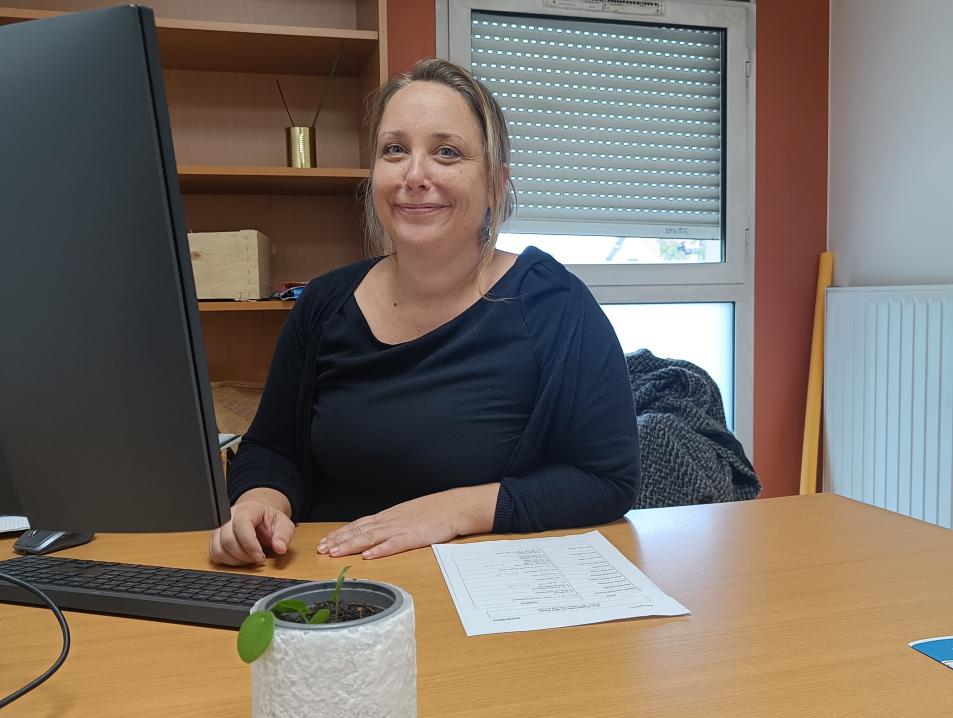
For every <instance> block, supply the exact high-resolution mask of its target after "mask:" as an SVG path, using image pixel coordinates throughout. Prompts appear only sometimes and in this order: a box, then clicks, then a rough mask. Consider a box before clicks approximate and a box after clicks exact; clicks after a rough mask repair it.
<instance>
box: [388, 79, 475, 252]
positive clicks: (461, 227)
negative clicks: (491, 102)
mask: <svg viewBox="0 0 953 718" xmlns="http://www.w3.org/2000/svg"><path fill="white" fill-rule="evenodd" d="M371 193H372V198H373V202H374V209H375V210H376V211H377V216H378V217H379V218H380V221H381V224H382V225H383V227H384V231H385V232H387V234H388V236H389V237H390V238H391V239H392V240H393V241H394V245H395V249H407V250H411V251H414V250H423V251H427V250H428V249H431V248H434V247H441V246H442V247H448V246H449V245H450V244H451V243H452V244H453V245H455V246H466V245H467V244H468V243H470V242H472V246H473V248H474V249H477V250H478V249H479V246H480V245H479V236H480V229H481V227H482V226H483V222H484V219H485V216H486V211H487V208H488V207H489V192H488V187H487V180H486V166H485V162H484V158H483V133H482V132H481V131H480V125H479V123H478V121H477V119H476V117H474V116H473V113H472V112H471V111H470V108H469V106H468V105H467V103H466V101H465V100H464V99H463V98H462V97H461V96H460V95H459V94H458V93H457V92H455V91H454V90H451V89H450V88H449V87H446V86H444V85H441V84H438V83H434V82H413V83H411V84H410V85H408V86H407V87H404V88H403V89H401V90H398V91H397V92H396V93H395V94H394V96H393V97H391V100H390V102H389V103H388V104H387V108H386V109H385V110H384V114H383V117H382V118H381V125H380V130H379V132H378V135H377V153H376V157H375V160H374V173H373V180H372V185H371Z"/></svg>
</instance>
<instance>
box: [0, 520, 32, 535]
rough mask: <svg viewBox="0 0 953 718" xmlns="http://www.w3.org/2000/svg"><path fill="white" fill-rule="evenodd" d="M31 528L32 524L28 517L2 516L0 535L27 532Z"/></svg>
mask: <svg viewBox="0 0 953 718" xmlns="http://www.w3.org/2000/svg"><path fill="white" fill-rule="evenodd" d="M28 528H30V522H29V521H27V518H26V516H7V515H3V516H0V534H2V533H7V532H10V531H26V530H27V529H28Z"/></svg>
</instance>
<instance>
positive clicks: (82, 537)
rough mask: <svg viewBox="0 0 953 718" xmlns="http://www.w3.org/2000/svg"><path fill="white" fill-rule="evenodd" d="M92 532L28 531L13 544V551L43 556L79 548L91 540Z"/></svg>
mask: <svg viewBox="0 0 953 718" xmlns="http://www.w3.org/2000/svg"><path fill="white" fill-rule="evenodd" d="M94 535H95V534H93V532H92V531H44V530H43V529H30V530H28V531H26V532H25V533H24V534H23V535H22V536H20V538H18V539H17V540H16V543H14V544H13V550H14V551H16V552H17V553H23V554H44V553H53V552H54V551H62V550H63V549H65V548H72V547H73V546H81V545H83V544H84V543H89V542H90V541H92V540H93V536H94Z"/></svg>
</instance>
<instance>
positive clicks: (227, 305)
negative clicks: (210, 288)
mask: <svg viewBox="0 0 953 718" xmlns="http://www.w3.org/2000/svg"><path fill="white" fill-rule="evenodd" d="M294 305H295V303H294V302H282V301H279V300H277V299H266V300H264V301H260V302H228V301H222V302H202V301H200V302H199V311H200V312H287V311H289V310H290V309H291V308H292V307H293V306H294Z"/></svg>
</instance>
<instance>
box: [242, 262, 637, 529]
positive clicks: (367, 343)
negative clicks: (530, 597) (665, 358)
mask: <svg viewBox="0 0 953 718" xmlns="http://www.w3.org/2000/svg"><path fill="white" fill-rule="evenodd" d="M376 261H379V260H377V259H372V260H365V261H362V262H358V263H356V264H353V265H349V266H347V267H343V268H341V269H339V270H335V271H333V272H330V273H328V274H326V275H323V276H322V277H319V278H317V279H315V280H312V281H311V282H310V283H309V284H308V286H307V288H306V289H305V291H304V292H303V293H302V295H301V297H300V298H299V299H298V301H297V303H296V306H295V307H294V309H293V310H292V312H291V314H290V316H289V318H288V320H287V322H286V323H285V326H284V328H283V329H282V333H281V336H280V338H279V340H278V346H277V348H276V350H275V356H274V359H273V361H272V366H271V370H270V371H269V375H268V381H267V383H266V385H265V391H264V394H263V395H262V399H261V403H260V405H259V408H258V413H257V414H256V416H255V419H254V421H253V422H252V425H251V427H250V428H249V430H248V432H247V433H246V434H245V436H244V438H243V440H242V444H241V447H240V449H239V452H238V455H237V456H236V457H235V459H234V460H233V462H232V466H231V467H230V469H229V472H228V490H229V496H230V498H231V500H232V501H233V502H234V501H235V500H236V499H237V498H238V497H239V496H240V495H241V494H242V493H244V492H245V491H247V490H249V489H251V488H255V487H270V488H274V489H277V490H279V491H281V492H282V493H284V494H285V495H286V496H287V497H288V499H289V501H290V503H291V507H292V518H294V519H295V520H296V521H300V520H310V521H319V520H339V521H345V520H353V519H355V518H359V517H360V516H363V515H367V514H369V513H374V512H376V511H379V510H381V509H383V508H386V507H388V506H391V505H393V504H394V503H397V502H400V501H405V500H407V499H410V498H414V497H417V496H421V495H425V494H429V493H433V492H436V491H441V490H445V489H449V488H452V487H456V486H467V485H473V484H482V483H488V482H496V481H498V482H500V492H499V496H498V499H497V506H496V513H495V517H494V523H493V530H494V531H495V532H513V531H540V530H544V529H551V528H564V527H571V526H586V525H592V524H597V523H603V522H606V521H611V520H614V519H617V518H619V517H620V516H622V514H623V513H625V511H627V510H628V509H629V508H631V507H632V504H633V501H634V499H635V497H636V495H637V493H638V488H639V448H638V436H637V428H636V421H635V407H634V404H633V401H632V393H631V389H630V387H629V379H628V372H627V369H626V366H625V361H624V358H623V355H622V349H621V347H620V346H619V342H618V339H617V338H616V336H615V332H614V331H613V329H612V327H611V325H610V324H609V321H608V319H607V318H606V316H605V314H604V313H603V311H602V309H601V308H600V307H599V305H598V304H597V303H596V301H595V299H594V298H593V297H592V295H591V294H590V293H589V290H588V289H587V288H586V287H585V285H583V284H582V283H581V282H580V281H579V280H578V279H577V278H576V277H575V276H573V275H572V274H570V273H569V272H567V271H566V269H565V268H564V267H563V266H562V265H561V264H559V263H558V262H556V261H555V260H554V259H553V258H552V257H550V256H549V255H548V254H546V253H544V252H541V251H540V250H538V249H536V248H533V247H530V248H528V249H527V250H525V251H524V252H523V254H521V255H520V257H519V258H518V259H517V260H516V263H515V264H514V265H513V267H511V268H510V270H509V271H508V272H507V273H506V274H505V275H504V276H503V278H502V279H501V280H500V281H499V282H498V283H497V285H496V286H495V287H494V288H493V289H492V290H491V295H490V298H488V299H481V300H479V301H478V302H477V303H476V304H474V305H473V306H471V307H470V308H469V309H467V310H466V311H464V312H463V313H462V314H460V315H459V316H457V317H456V318H454V319H452V320H451V321H449V322H447V323H446V324H444V325H442V326H440V327H438V328H436V329H434V330H433V331H431V332H428V333H427V334H425V335H424V336H422V337H419V338H418V339H414V340H412V341H410V342H405V343H403V344H399V345H393V346H392V345H387V344H384V343H382V342H380V341H378V340H377V339H376V338H375V337H374V336H373V334H372V333H371V331H370V328H369V327H368V325H367V322H366V320H365V319H364V316H363V314H362V313H361V311H360V308H359V307H358V306H357V303H356V301H355V299H354V290H355V288H356V287H357V286H358V285H359V284H360V282H361V281H362V280H363V278H364V276H365V275H366V274H367V272H368V271H369V270H370V268H371V267H372V266H373V265H374V263H375V262H376Z"/></svg>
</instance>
